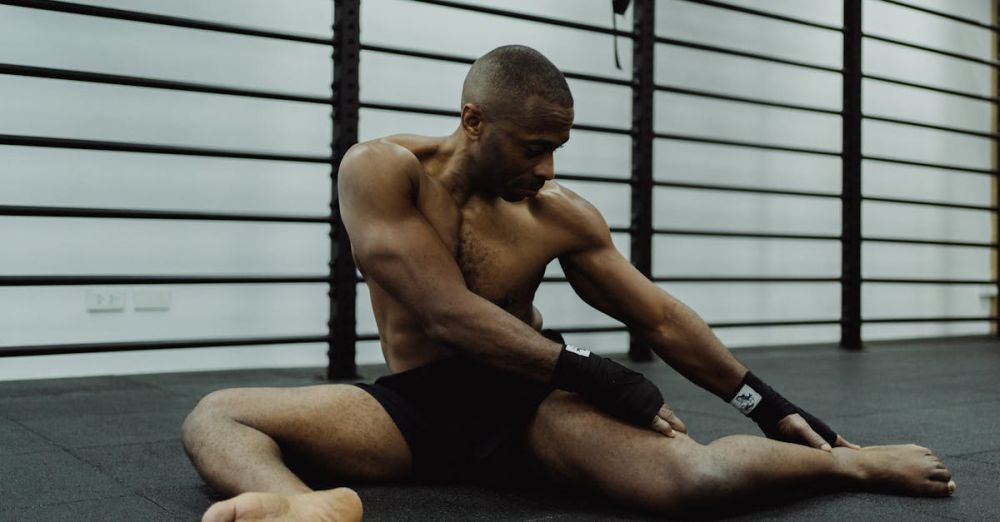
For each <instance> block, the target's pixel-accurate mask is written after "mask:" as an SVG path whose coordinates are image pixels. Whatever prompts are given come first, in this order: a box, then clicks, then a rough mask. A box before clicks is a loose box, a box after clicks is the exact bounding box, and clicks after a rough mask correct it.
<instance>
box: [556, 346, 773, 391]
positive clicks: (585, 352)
mask: <svg viewBox="0 0 1000 522" xmlns="http://www.w3.org/2000/svg"><path fill="white" fill-rule="evenodd" d="M566 350H567V351H570V352H573V353H575V354H577V355H580V356H583V357H590V350H584V349H583V348H577V347H576V346H573V345H572V344H567V345H566ZM758 397H759V395H758Z"/></svg>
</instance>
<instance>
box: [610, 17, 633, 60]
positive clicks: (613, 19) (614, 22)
mask: <svg viewBox="0 0 1000 522" xmlns="http://www.w3.org/2000/svg"><path fill="white" fill-rule="evenodd" d="M631 2H632V0H611V27H613V28H614V30H615V34H614V35H613V36H612V38H613V39H614V47H615V67H617V68H618V70H619V71H620V70H622V62H621V60H619V59H618V34H617V33H618V18H617V17H616V16H615V15H616V14H620V15H623V14H625V10H626V9H628V4H629V3H631Z"/></svg>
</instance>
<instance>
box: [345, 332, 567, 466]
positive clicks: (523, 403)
mask: <svg viewBox="0 0 1000 522" xmlns="http://www.w3.org/2000/svg"><path fill="white" fill-rule="evenodd" d="M543 333H544V334H545V335H546V337H549V338H550V339H553V340H556V341H557V342H563V341H562V336H561V335H560V334H559V333H558V332H553V331H548V330H546V331H544V332H543ZM355 386H358V387H360V388H361V389H363V390H365V391H367V392H368V393H369V394H371V395H372V396H373V397H375V399H376V400H378V401H379V403H380V404H381V405H382V407H383V408H385V410H386V411H387V412H388V413H389V416H390V417H392V420H393V421H394V422H395V423H396V426H397V427H398V428H399V431H400V432H402V434H403V437H404V438H405V439H406V442H407V443H408V444H409V447H410V451H411V453H412V455H413V477H414V478H416V479H434V480H441V479H483V480H493V479H497V480H501V481H502V480H504V479H505V476H506V475H509V474H511V473H518V474H520V473H519V471H518V470H515V469H512V468H513V467H519V466H522V465H527V466H533V465H534V463H533V462H532V461H531V459H530V458H528V457H527V456H525V455H523V454H522V452H520V451H519V448H517V438H518V435H519V433H520V432H521V431H522V429H523V428H524V427H525V426H526V425H527V424H528V422H529V421H530V420H531V418H532V417H533V416H534V414H535V411H536V410H537V409H538V405H539V404H541V403H542V401H543V400H545V398H546V397H547V396H548V395H549V394H550V393H551V392H552V390H553V389H554V388H553V387H551V386H548V385H544V384H540V383H536V382H532V381H528V380H526V379H523V378H520V377H517V376H514V375H510V374H508V373H505V372H502V371H500V370H497V369H494V368H491V367H489V366H486V365H484V364H481V363H478V362H475V361H471V360H469V359H466V358H464V357H461V356H458V357H450V358H447V359H443V360H440V361H435V362H433V363H431V364H428V365H425V366H421V367H419V368H414V369H413V370H409V371H405V372H401V373H396V374H392V375H387V376H384V377H381V378H379V379H378V380H376V381H375V383H374V384H365V383H358V384H356V385H355ZM523 471H526V472H528V471H532V472H537V471H539V470H538V469H537V467H533V468H532V469H530V470H523Z"/></svg>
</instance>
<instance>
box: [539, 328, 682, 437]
mask: <svg viewBox="0 0 1000 522" xmlns="http://www.w3.org/2000/svg"><path fill="white" fill-rule="evenodd" d="M552 384H553V385H554V386H555V387H556V388H559V389H561V390H566V391H571V392H576V393H579V394H580V395H583V397H584V398H586V399H587V400H588V401H589V402H590V403H591V404H594V405H595V406H597V407H598V408H600V409H601V410H603V411H605V412H607V413H609V414H611V415H613V416H615V417H618V418H619V419H622V420H624V421H626V422H629V423H631V424H634V425H636V426H643V427H648V426H650V425H651V424H652V422H653V418H654V417H656V414H657V412H658V411H660V407H661V406H663V395H661V394H660V390H659V389H658V388H657V387H656V385H654V384H653V383H652V382H650V381H649V380H648V379H646V378H645V377H644V376H643V375H642V374H641V373H639V372H635V371H632V370H630V369H628V368H626V367H624V366H622V365H621V364H618V363H617V362H615V361H612V360H611V359H608V358H605V357H601V356H599V355H595V354H592V353H590V352H588V351H586V350H580V349H579V348H576V347H572V346H567V345H565V344H564V345H563V349H562V352H561V353H560V354H559V361H558V362H557V363H556V369H555V373H554V374H553V376H552Z"/></svg>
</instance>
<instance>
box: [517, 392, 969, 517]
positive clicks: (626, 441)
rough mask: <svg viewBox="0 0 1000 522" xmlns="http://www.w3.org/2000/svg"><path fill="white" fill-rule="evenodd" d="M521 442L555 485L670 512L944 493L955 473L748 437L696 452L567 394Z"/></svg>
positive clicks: (910, 454)
mask: <svg viewBox="0 0 1000 522" xmlns="http://www.w3.org/2000/svg"><path fill="white" fill-rule="evenodd" d="M524 441H525V443H526V445H527V447H528V449H529V450H530V451H531V452H532V453H533V454H534V455H535V457H536V458H538V459H539V461H540V462H541V464H542V466H543V468H544V469H545V470H546V472H547V473H548V474H549V475H550V477H551V478H552V479H554V480H555V481H557V482H559V483H563V484H567V485H571V486H576V487H579V488H583V489H588V490H591V491H597V492H599V493H601V494H603V495H605V496H607V497H609V498H611V499H614V500H616V501H618V502H620V503H622V504H624V505H626V506H628V507H631V508H634V509H640V510H647V511H654V512H659V513H667V514H670V513H676V512H679V511H685V510H698V509H717V508H719V507H720V506H723V507H725V508H737V509H738V508H739V507H740V506H747V505H753V504H759V503H766V502H770V501H774V500H780V499H782V498H786V497H787V496H789V494H794V493H798V492H802V491H805V490H806V488H810V490H812V489H816V488H818V489H820V490H826V491H835V490H838V489H844V488H854V489H865V490H870V491H880V492H886V493H898V494H906V495H917V496H947V495H948V494H950V490H949V485H948V482H949V480H950V479H951V474H950V473H949V472H948V470H947V469H946V468H945V467H944V465H943V464H942V463H941V461H940V460H938V458H937V457H935V456H934V455H933V453H931V452H930V450H927V449H926V448H922V447H919V446H915V445H902V446H876V447H870V448H865V449H863V450H854V449H850V448H834V450H833V451H832V452H826V451H823V450H818V449H814V448H809V447H806V446H801V445H797V444H789V443H785V442H778V441H774V440H770V439H765V438H762V437H753V436H748V435H735V436H730V437H724V438H721V439H719V440H716V441H714V442H712V443H711V444H708V445H702V444H699V443H698V442H696V441H695V440H694V439H692V438H691V437H689V436H687V435H685V434H683V433H677V436H676V437H674V438H670V437H666V436H664V435H662V434H659V433H657V432H654V431H652V430H650V429H641V428H637V427H635V426H631V425H628V424H625V423H623V422H621V421H619V420H617V419H614V418H611V417H608V416H607V415H605V414H604V413H601V412H599V411H597V410H596V409H595V408H594V407H593V406H591V405H590V404H588V403H587V402H585V401H584V400H583V399H582V398H580V397H579V396H578V395H575V394H571V393H567V392H563V391H556V392H554V393H552V395H550V396H549V397H548V398H547V399H546V400H545V401H544V402H543V403H542V405H541V406H540V407H539V409H538V412H537V414H536V416H535V418H534V419H533V420H532V422H531V423H530V424H529V426H528V428H527V430H526V431H525V433H524Z"/></svg>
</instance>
